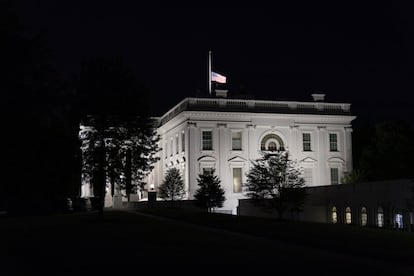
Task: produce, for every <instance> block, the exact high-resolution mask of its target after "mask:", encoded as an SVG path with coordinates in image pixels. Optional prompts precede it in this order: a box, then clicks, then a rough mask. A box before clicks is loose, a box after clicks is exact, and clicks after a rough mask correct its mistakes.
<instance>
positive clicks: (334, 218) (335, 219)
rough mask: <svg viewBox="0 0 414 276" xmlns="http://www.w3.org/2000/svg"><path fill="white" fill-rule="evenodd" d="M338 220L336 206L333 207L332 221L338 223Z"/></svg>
mask: <svg viewBox="0 0 414 276" xmlns="http://www.w3.org/2000/svg"><path fill="white" fill-rule="evenodd" d="M337 222H338V213H337V212H336V207H335V206H334V207H333V208H332V223H334V224H335V223H337Z"/></svg>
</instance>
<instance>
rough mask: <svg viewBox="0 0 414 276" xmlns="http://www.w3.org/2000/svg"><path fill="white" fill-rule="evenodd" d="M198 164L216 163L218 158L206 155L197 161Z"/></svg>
mask: <svg viewBox="0 0 414 276" xmlns="http://www.w3.org/2000/svg"><path fill="white" fill-rule="evenodd" d="M197 161H198V162H216V161H217V160H216V158H214V157H213V156H211V155H204V156H201V157H200V158H198V159H197Z"/></svg>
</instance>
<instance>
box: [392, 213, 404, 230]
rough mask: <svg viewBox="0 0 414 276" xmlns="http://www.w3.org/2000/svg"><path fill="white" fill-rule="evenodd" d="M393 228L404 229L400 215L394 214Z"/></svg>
mask: <svg viewBox="0 0 414 276" xmlns="http://www.w3.org/2000/svg"><path fill="white" fill-rule="evenodd" d="M394 221H395V228H397V229H403V228H404V220H403V215H402V214H401V213H396V214H395V219H394Z"/></svg>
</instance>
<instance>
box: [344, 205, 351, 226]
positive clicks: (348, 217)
mask: <svg viewBox="0 0 414 276" xmlns="http://www.w3.org/2000/svg"><path fill="white" fill-rule="evenodd" d="M351 222H352V215H351V208H350V207H346V209H345V223H346V224H351Z"/></svg>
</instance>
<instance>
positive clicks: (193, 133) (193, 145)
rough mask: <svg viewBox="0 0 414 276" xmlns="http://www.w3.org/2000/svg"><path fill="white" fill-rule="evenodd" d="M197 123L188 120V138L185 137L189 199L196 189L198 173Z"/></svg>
mask: <svg viewBox="0 0 414 276" xmlns="http://www.w3.org/2000/svg"><path fill="white" fill-rule="evenodd" d="M197 133H198V131H197V124H196V123H194V122H188V139H187V148H186V149H187V151H186V154H187V156H188V159H187V161H186V163H187V166H186V170H187V172H188V174H187V185H188V186H187V194H188V198H189V199H191V198H192V197H193V195H194V192H195V191H196V190H197V175H198V162H197V156H198V153H199V152H200V137H197V136H198V135H197Z"/></svg>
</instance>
